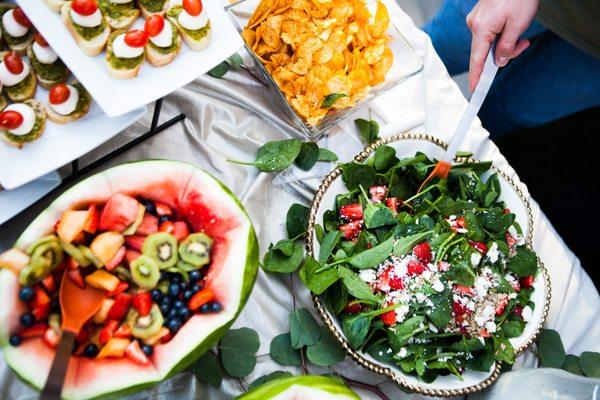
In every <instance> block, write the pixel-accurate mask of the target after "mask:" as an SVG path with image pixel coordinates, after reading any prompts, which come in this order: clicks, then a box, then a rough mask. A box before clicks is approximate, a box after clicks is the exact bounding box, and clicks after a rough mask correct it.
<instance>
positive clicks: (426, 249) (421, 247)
mask: <svg viewBox="0 0 600 400" xmlns="http://www.w3.org/2000/svg"><path fill="white" fill-rule="evenodd" d="M413 254H414V255H415V256H416V257H417V258H418V259H419V260H421V262H423V263H424V264H429V263H430V262H431V257H432V255H431V246H430V245H429V243H427V242H423V243H419V244H418V245H416V246H415V247H414V248H413Z"/></svg>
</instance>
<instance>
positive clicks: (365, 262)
mask: <svg viewBox="0 0 600 400" xmlns="http://www.w3.org/2000/svg"><path fill="white" fill-rule="evenodd" d="M393 247H394V237H393V236H391V237H390V238H389V239H387V240H386V241H384V242H382V243H380V244H378V245H377V246H375V247H372V248H370V249H368V250H365V251H362V252H360V253H356V254H355V255H353V256H352V257H350V259H349V260H348V262H349V263H350V264H351V265H352V266H354V267H356V268H358V269H365V268H373V267H375V266H377V265H378V264H380V263H382V262H383V261H385V259H386V258H388V257H389V256H390V254H391V252H392V249H393Z"/></svg>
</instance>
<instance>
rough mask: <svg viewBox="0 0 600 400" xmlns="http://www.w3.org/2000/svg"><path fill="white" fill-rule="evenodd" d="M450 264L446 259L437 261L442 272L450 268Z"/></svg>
mask: <svg viewBox="0 0 600 400" xmlns="http://www.w3.org/2000/svg"><path fill="white" fill-rule="evenodd" d="M450 267H451V265H450V263H449V262H447V261H441V260H440V261H439V262H438V269H439V270H440V271H442V272H446V271H448V270H449V269H450Z"/></svg>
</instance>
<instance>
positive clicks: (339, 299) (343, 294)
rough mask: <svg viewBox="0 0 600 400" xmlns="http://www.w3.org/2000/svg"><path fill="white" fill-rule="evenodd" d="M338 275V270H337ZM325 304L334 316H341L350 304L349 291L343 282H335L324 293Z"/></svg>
mask: <svg viewBox="0 0 600 400" xmlns="http://www.w3.org/2000/svg"><path fill="white" fill-rule="evenodd" d="M335 271H336V273H337V270H335ZM322 297H323V303H324V304H325V306H326V307H327V309H329V310H331V312H332V313H334V314H339V313H341V312H342V310H344V307H346V304H348V291H347V290H346V288H345V287H344V284H343V283H342V282H341V281H339V280H338V281H337V282H335V283H334V284H333V285H331V286H330V287H329V288H327V290H326V291H325V292H324V293H323V296H322Z"/></svg>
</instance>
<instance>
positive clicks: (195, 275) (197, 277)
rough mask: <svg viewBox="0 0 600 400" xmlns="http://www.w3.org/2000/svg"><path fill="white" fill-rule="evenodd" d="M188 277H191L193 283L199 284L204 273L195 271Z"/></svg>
mask: <svg viewBox="0 0 600 400" xmlns="http://www.w3.org/2000/svg"><path fill="white" fill-rule="evenodd" d="M188 276H189V277H190V281H191V282H198V281H199V280H200V279H202V271H200V270H199V269H195V270H193V271H190V272H189V273H188Z"/></svg>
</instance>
